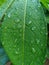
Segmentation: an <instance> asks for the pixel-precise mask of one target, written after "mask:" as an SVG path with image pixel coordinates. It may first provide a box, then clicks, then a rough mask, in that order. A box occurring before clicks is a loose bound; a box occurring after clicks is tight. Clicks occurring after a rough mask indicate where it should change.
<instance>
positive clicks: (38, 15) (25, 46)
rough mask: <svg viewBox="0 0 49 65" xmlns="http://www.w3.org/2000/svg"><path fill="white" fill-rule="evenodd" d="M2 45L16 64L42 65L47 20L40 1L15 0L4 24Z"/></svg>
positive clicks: (44, 52)
mask: <svg viewBox="0 0 49 65" xmlns="http://www.w3.org/2000/svg"><path fill="white" fill-rule="evenodd" d="M2 44H3V46H4V48H5V50H6V52H7V53H8V55H9V57H10V59H11V61H12V63H13V64H14V65H43V64H44V61H45V54H46V22H45V18H44V13H43V9H42V7H41V4H40V3H39V1H38V0H15V1H14V2H13V4H12V5H11V7H10V8H9V9H8V10H7V12H6V15H5V18H4V21H3V23H2Z"/></svg>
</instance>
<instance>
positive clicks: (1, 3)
mask: <svg viewBox="0 0 49 65" xmlns="http://www.w3.org/2000/svg"><path fill="white" fill-rule="evenodd" d="M12 2H13V0H0V20H1V19H2V17H3V15H5V12H6V10H7V9H8V8H9V7H10V5H11V4H12Z"/></svg>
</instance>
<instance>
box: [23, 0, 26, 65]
mask: <svg viewBox="0 0 49 65" xmlns="http://www.w3.org/2000/svg"><path fill="white" fill-rule="evenodd" d="M26 9H27V0H25V7H24V25H23V57H22V59H23V63H22V65H24V38H25V21H26Z"/></svg>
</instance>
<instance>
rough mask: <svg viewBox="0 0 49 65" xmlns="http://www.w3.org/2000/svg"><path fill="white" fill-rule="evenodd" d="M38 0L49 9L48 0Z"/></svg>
mask: <svg viewBox="0 0 49 65" xmlns="http://www.w3.org/2000/svg"><path fill="white" fill-rule="evenodd" d="M40 1H41V2H42V4H43V5H44V6H45V7H46V8H47V9H48V10H49V0H40Z"/></svg>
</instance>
